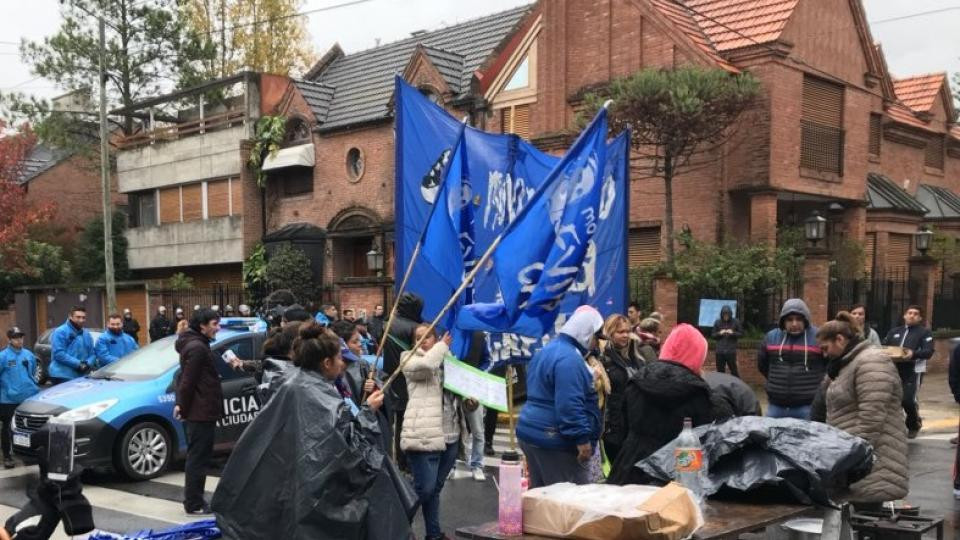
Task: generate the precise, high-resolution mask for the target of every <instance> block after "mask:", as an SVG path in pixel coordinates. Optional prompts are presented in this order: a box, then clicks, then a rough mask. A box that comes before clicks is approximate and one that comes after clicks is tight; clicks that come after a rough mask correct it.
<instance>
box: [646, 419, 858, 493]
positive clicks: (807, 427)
mask: <svg viewBox="0 0 960 540" xmlns="http://www.w3.org/2000/svg"><path fill="white" fill-rule="evenodd" d="M694 433H695V434H696V435H697V437H699V438H700V443H701V444H702V445H703V451H704V455H705V456H706V460H707V463H708V477H707V479H706V484H705V485H704V493H705V494H706V495H712V494H715V493H717V492H719V491H720V490H721V489H724V492H725V493H728V494H730V495H733V496H737V495H738V494H743V493H746V492H756V491H758V490H761V491H763V493H764V496H765V497H770V496H773V497H776V496H778V495H779V496H781V497H784V498H787V499H791V500H794V501H797V502H800V503H803V504H812V503H817V504H822V505H832V503H831V502H830V494H831V493H833V492H835V491H839V490H842V489H845V488H847V487H848V486H849V485H850V484H852V483H854V482H856V481H858V480H860V479H862V478H864V477H865V476H866V475H867V474H869V473H870V469H871V468H872V467H873V460H874V456H873V448H872V447H871V446H870V444H869V443H868V442H867V441H865V440H863V439H861V438H859V437H855V436H853V435H850V434H848V433H847V432H845V431H842V430H839V429H836V428H834V427H831V426H828V425H827V424H821V423H819V422H809V421H806V420H796V419H793V418H766V417H760V416H742V417H739V418H734V419H732V420H729V421H727V422H724V423H721V424H711V425H704V426H699V427H697V428H695V429H694ZM674 446H675V441H673V442H670V443H668V444H666V445H665V446H664V447H662V448H661V449H660V450H657V451H656V452H655V453H654V454H652V455H650V456H649V457H647V458H646V459H644V460H642V461H640V462H638V463H637V464H636V466H637V467H639V468H640V469H641V470H643V472H644V473H646V474H647V475H649V476H650V477H652V478H654V479H656V480H659V481H663V482H668V481H671V480H674V477H673V476H674V475H673V470H674ZM731 491H732V493H731Z"/></svg>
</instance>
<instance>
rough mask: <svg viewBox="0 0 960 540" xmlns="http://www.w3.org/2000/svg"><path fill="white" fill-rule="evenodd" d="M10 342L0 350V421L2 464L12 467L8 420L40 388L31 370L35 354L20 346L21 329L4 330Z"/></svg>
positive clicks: (35, 365)
mask: <svg viewBox="0 0 960 540" xmlns="http://www.w3.org/2000/svg"><path fill="white" fill-rule="evenodd" d="M7 338H8V339H9V340H10V344H9V345H7V348H6V349H4V350H3V351H0V421H2V422H3V433H2V435H3V436H2V445H3V466H4V468H6V469H12V468H13V466H14V463H13V459H12V457H11V451H12V450H13V445H12V433H11V429H10V427H11V426H10V422H12V421H13V412H14V411H15V410H16V409H17V405H19V404H21V403H23V401H24V400H25V399H27V398H29V397H30V396H32V395H34V394H36V393H37V392H39V391H40V387H39V386H37V382H36V381H35V380H34V378H33V377H34V374H35V373H36V370H37V358H36V357H35V356H33V353H31V352H30V351H28V350H26V349H24V348H23V332H22V331H21V330H20V329H19V328H17V327H16V326H14V327H12V328H10V329H9V330H7Z"/></svg>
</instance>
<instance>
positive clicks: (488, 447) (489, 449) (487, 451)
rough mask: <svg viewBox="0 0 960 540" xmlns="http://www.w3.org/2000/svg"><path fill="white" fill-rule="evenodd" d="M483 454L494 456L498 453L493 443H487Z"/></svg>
mask: <svg viewBox="0 0 960 540" xmlns="http://www.w3.org/2000/svg"><path fill="white" fill-rule="evenodd" d="M483 455H485V456H489V457H493V456H495V455H497V453H496V452H495V451H494V449H493V445H492V444H485V445H483Z"/></svg>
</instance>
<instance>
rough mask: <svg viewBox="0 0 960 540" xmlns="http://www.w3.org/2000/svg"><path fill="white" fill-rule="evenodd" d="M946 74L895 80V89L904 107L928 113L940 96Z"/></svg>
mask: <svg viewBox="0 0 960 540" xmlns="http://www.w3.org/2000/svg"><path fill="white" fill-rule="evenodd" d="M946 78H947V74H946V73H943V72H941V73H931V74H929V75H916V76H913V77H907V78H904V79H894V81H893V89H894V91H895V92H896V94H897V98H898V99H899V100H900V101H902V102H903V104H904V105H906V106H907V107H910V108H911V109H913V110H914V111H917V112H927V111H929V110H930V109H931V108H933V104H934V103H935V102H936V100H937V96H939V95H940V90H941V89H942V88H943V83H944V81H945V80H946Z"/></svg>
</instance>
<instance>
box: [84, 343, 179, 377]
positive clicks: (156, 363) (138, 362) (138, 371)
mask: <svg viewBox="0 0 960 540" xmlns="http://www.w3.org/2000/svg"><path fill="white" fill-rule="evenodd" d="M176 343H177V336H168V337H165V338H163V339H161V340H158V341H154V342H153V343H151V344H149V345H147V346H145V347H143V348H141V349H137V350H135V351H133V352H132V353H130V354H128V355H127V356H124V357H123V358H121V359H120V360H117V361H116V362H114V363H112V364H110V365H108V366H105V367H102V368H100V369H98V370H97V371H95V372H93V373H91V374H90V377H91V378H94V379H116V380H121V381H146V380H149V379H155V378H157V377H159V376H160V375H162V374H164V373H166V372H167V371H168V370H170V368H172V367H174V366H176V365H177V364H179V363H180V355H178V354H177V351H175V350H174V348H173V346H174V345H176Z"/></svg>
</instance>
